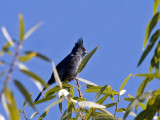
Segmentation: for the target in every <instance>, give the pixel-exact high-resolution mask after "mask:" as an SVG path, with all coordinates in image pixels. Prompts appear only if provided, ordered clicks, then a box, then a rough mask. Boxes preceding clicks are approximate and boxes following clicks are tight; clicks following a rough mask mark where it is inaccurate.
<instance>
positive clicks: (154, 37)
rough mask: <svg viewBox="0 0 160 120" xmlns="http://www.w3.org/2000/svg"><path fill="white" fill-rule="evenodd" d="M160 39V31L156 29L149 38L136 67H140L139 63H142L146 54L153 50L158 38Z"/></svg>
mask: <svg viewBox="0 0 160 120" xmlns="http://www.w3.org/2000/svg"><path fill="white" fill-rule="evenodd" d="M159 37H160V29H158V30H157V31H156V32H155V33H154V34H153V35H152V37H151V40H150V43H149V45H148V46H147V48H146V49H145V51H144V52H143V54H142V56H141V58H140V60H139V62H138V65H137V66H138V67H139V66H140V65H141V63H142V62H143V60H144V59H145V58H146V56H147V55H148V53H149V52H150V51H151V49H152V48H153V46H154V44H155V43H156V41H157V40H158V38H159Z"/></svg>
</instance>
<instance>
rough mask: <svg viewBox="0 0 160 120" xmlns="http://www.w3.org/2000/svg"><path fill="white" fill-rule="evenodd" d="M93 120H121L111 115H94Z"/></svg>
mask: <svg viewBox="0 0 160 120" xmlns="http://www.w3.org/2000/svg"><path fill="white" fill-rule="evenodd" d="M94 120H122V119H120V118H117V117H114V116H112V115H106V114H101V115H96V116H95V117H94Z"/></svg>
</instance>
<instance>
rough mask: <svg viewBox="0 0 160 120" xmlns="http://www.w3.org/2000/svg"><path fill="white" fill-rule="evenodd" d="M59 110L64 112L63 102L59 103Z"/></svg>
mask: <svg viewBox="0 0 160 120" xmlns="http://www.w3.org/2000/svg"><path fill="white" fill-rule="evenodd" d="M59 110H60V112H61V114H62V103H59Z"/></svg>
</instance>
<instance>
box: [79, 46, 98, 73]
mask: <svg viewBox="0 0 160 120" xmlns="http://www.w3.org/2000/svg"><path fill="white" fill-rule="evenodd" d="M98 47H99V46H97V47H96V48H94V49H93V50H92V51H91V52H90V53H89V54H88V55H87V56H86V57H85V58H84V59H83V60H82V62H81V64H80V65H79V67H78V71H77V72H78V73H80V72H81V71H82V70H83V68H84V67H85V66H86V64H87V63H88V61H89V59H90V58H91V57H92V55H93V54H94V53H95V52H96V50H97V49H98Z"/></svg>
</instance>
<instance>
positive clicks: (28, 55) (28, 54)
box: [19, 51, 50, 62]
mask: <svg viewBox="0 0 160 120" xmlns="http://www.w3.org/2000/svg"><path fill="white" fill-rule="evenodd" d="M33 57H37V58H40V59H42V60H45V61H47V62H50V59H49V58H47V57H46V56H44V55H42V54H40V53H37V52H33V51H27V52H25V55H24V56H20V57H19V60H20V61H21V62H27V61H29V60H31V59H32V58H33Z"/></svg>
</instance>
